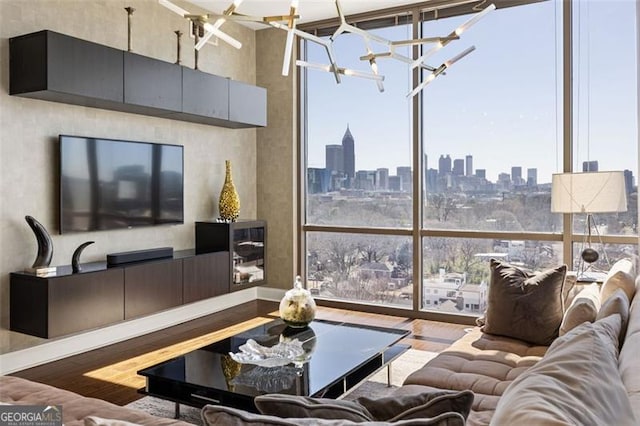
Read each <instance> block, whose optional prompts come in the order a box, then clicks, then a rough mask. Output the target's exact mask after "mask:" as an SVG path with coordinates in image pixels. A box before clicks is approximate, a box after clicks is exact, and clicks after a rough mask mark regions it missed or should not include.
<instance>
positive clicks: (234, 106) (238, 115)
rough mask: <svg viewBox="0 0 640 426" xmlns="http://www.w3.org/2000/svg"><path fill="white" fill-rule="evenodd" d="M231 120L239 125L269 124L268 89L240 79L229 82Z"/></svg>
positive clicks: (261, 125)
mask: <svg viewBox="0 0 640 426" xmlns="http://www.w3.org/2000/svg"><path fill="white" fill-rule="evenodd" d="M229 121H231V122H232V123H238V126H237V127H252V126H260V127H264V126H266V125H267V89H264V88H262V87H258V86H252V85H250V84H246V83H241V82H239V81H230V82H229Z"/></svg>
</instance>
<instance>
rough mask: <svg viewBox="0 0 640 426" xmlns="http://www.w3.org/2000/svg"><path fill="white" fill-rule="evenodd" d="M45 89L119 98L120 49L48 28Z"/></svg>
mask: <svg viewBox="0 0 640 426" xmlns="http://www.w3.org/2000/svg"><path fill="white" fill-rule="evenodd" d="M48 34H49V37H48V46H47V57H48V67H49V68H48V80H49V84H48V89H49V90H55V91H56V92H60V93H68V94H73V95H79V96H83V97H86V98H93V99H103V100H109V101H117V102H122V99H123V79H122V64H123V52H122V51H121V50H116V49H113V48H111V47H107V46H101V45H99V44H96V43H91V42H89V41H84V40H79V39H77V38H74V37H69V36H66V35H63V34H57V33H53V32H48Z"/></svg>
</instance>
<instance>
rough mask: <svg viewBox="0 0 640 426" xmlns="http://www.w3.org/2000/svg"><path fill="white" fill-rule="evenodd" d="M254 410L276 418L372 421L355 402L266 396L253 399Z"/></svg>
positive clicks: (365, 411)
mask: <svg viewBox="0 0 640 426" xmlns="http://www.w3.org/2000/svg"><path fill="white" fill-rule="evenodd" d="M253 401H254V403H255V404H256V408H258V411H260V413H262V414H267V415H270V416H278V417H301V418H303V417H316V418H320V419H342V420H351V421H353V422H366V421H369V420H373V419H372V417H371V414H370V413H369V412H368V411H367V409H366V408H364V407H363V406H362V405H360V404H356V403H355V402H351V401H345V400H336V399H328V398H309V397H306V396H296V395H285V394H267V395H260V396H256V397H255V398H254V400H253Z"/></svg>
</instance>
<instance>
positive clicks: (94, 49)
mask: <svg viewBox="0 0 640 426" xmlns="http://www.w3.org/2000/svg"><path fill="white" fill-rule="evenodd" d="M9 49H10V54H9V55H10V67H9V69H10V83H9V92H10V94H11V95H17V96H24V97H29V98H36V99H44V100H48V101H55V102H63V103H69V104H75V105H84V106H90V107H96V108H104V109H111V110H116V111H123V112H132V113H136V114H145V115H151V116H156V117H164V118H170V119H174V120H183V121H190V122H194V123H201V124H210V125H214V126H222V127H230V128H246V127H264V126H266V125H267V121H266V114H267V112H266V111H267V104H266V99H267V91H266V89H264V88H262V87H257V86H252V85H249V84H245V83H240V82H237V81H233V80H230V79H228V78H224V77H220V76H216V75H212V74H208V73H204V72H201V71H198V70H193V69H190V68H186V67H183V66H180V65H176V64H171V63H168V62H164V61H160V60H157V59H153V58H149V57H146V56H142V55H138V54H135V53H130V52H123V51H121V50H117V49H113V48H111V47H107V46H102V45H100V44H96V43H92V42H88V41H84V40H80V39H77V38H74V37H70V36H67V35H63V34H59V33H55V32H53V31H48V30H44V31H39V32H36V33H32V34H26V35H22V36H18V37H13V38H11V39H9Z"/></svg>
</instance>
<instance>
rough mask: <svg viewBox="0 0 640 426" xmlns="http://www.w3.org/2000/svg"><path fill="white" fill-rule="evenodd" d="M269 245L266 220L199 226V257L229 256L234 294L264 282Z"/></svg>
mask: <svg viewBox="0 0 640 426" xmlns="http://www.w3.org/2000/svg"><path fill="white" fill-rule="evenodd" d="M266 243H267V225H266V222H265V221H263V220H242V221H238V222H230V223H223V222H196V253H198V254H202V253H215V252H220V251H224V252H228V253H229V263H228V265H227V268H228V270H229V277H230V279H229V281H230V290H231V291H237V290H242V289H244V288H248V287H254V286H257V285H261V284H263V283H264V282H265V280H266V265H265V255H266Z"/></svg>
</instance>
